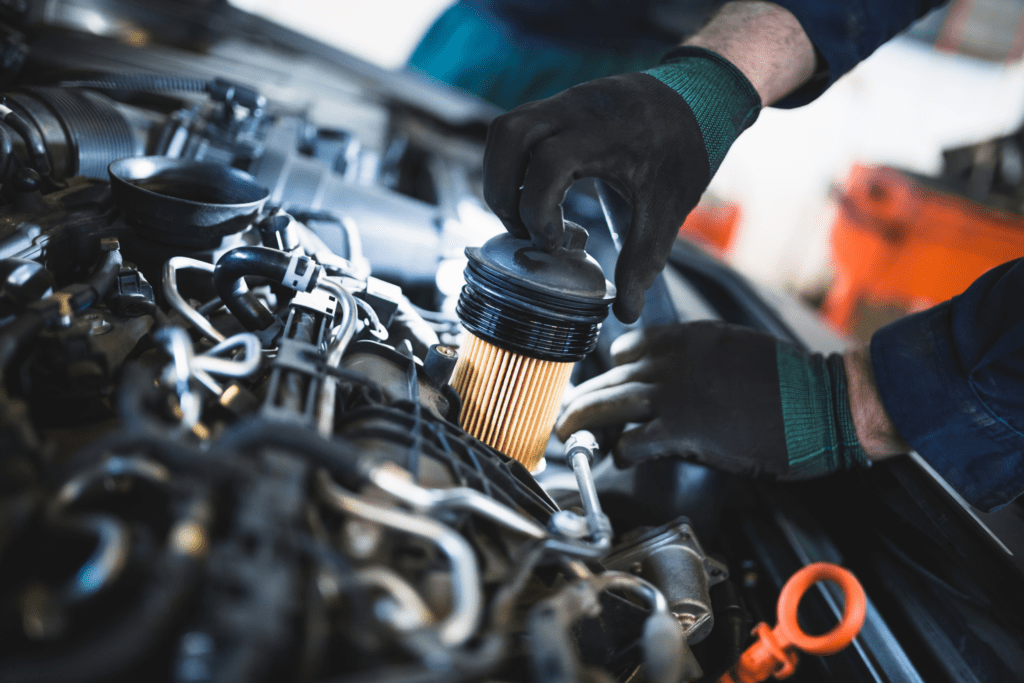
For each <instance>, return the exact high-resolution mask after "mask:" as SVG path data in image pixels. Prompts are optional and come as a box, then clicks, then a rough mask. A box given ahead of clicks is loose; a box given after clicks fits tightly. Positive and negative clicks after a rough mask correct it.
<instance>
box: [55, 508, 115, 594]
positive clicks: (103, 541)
mask: <svg viewBox="0 0 1024 683" xmlns="http://www.w3.org/2000/svg"><path fill="white" fill-rule="evenodd" d="M66 524H67V526H68V527H70V528H72V529H76V530H79V531H85V532H88V533H90V534H92V535H94V536H96V539H97V542H96V549H95V550H94V551H93V552H92V555H90V556H89V559H87V560H86V561H85V564H83V565H82V566H81V567H80V568H79V569H78V571H77V572H76V573H75V576H74V578H72V579H71V581H69V582H68V584H67V586H65V588H64V591H63V593H64V598H65V599H66V600H68V601H69V602H79V601H81V600H85V599H86V598H88V597H90V596H92V595H95V594H96V593H98V592H99V591H100V590H101V589H102V588H103V587H105V586H107V585H109V584H110V583H111V582H112V581H113V580H114V579H115V578H117V576H118V575H120V574H121V571H122V570H123V569H124V567H125V565H126V564H127V562H128V547H129V543H128V538H129V532H128V526H127V525H126V524H124V523H123V522H121V521H119V520H117V519H115V518H113V517H109V516H107V515H87V516H83V517H75V518H73V519H70V520H68V521H67V523H66Z"/></svg>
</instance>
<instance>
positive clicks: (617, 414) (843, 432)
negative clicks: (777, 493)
mask: <svg viewBox="0 0 1024 683" xmlns="http://www.w3.org/2000/svg"><path fill="white" fill-rule="evenodd" d="M612 355H613V356H614V358H615V364H616V367H615V368H613V369H611V370H609V371H608V372H606V373H604V374H603V375H600V376H598V377H595V378H593V379H591V380H588V381H587V382H584V383H582V384H580V385H579V386H578V387H576V388H575V389H573V390H572V392H571V394H570V396H569V397H568V398H569V400H568V402H567V405H566V407H565V409H564V410H563V412H562V414H561V415H560V416H559V419H558V423H557V425H556V427H555V429H556V431H557V433H558V436H559V438H561V439H563V440H564V439H566V438H568V436H569V435H570V434H572V433H573V432H575V431H577V430H579V429H591V430H592V429H595V428H598V427H608V426H613V425H621V424H624V423H627V422H643V423H644V424H642V425H641V426H639V427H635V428H633V429H630V430H627V431H626V432H625V433H623V435H622V438H621V439H619V442H618V443H617V444H616V446H615V447H614V449H613V452H614V454H615V458H616V462H617V463H618V464H620V465H622V466H625V465H633V464H637V463H639V462H642V461H644V460H647V459H649V458H658V457H666V456H681V457H685V458H691V459H693V460H696V461H698V462H701V463H704V464H707V465H712V466H715V467H719V468H721V469H724V470H727V471H729V472H734V473H736V474H746V475H768V476H770V477H774V478H778V479H806V478H809V477H815V476H820V475H824V474H828V473H830V472H835V471H837V470H841V469H847V468H849V467H852V466H853V465H857V464H865V463H866V462H867V459H866V457H865V455H864V451H863V450H862V449H861V446H860V444H859V442H858V441H857V433H856V431H855V429H854V425H853V419H852V417H851V415H850V404H849V398H848V396H847V390H846V372H845V370H844V367H843V358H842V356H840V355H838V354H836V355H832V356H829V357H827V358H826V357H823V356H822V355H820V354H808V353H806V352H804V351H801V350H799V349H797V348H795V347H793V346H790V345H789V344H785V343H782V342H779V341H777V340H776V339H775V338H774V337H772V336H770V335H767V334H764V333H762V332H758V331H756V330H751V329H749V328H746V327H739V326H735V325H727V324H725V323H720V322H696V323H688V324H675V325H665V326H662V327H654V328H646V329H641V330H634V331H632V332H629V333H627V334H624V335H623V336H622V337H620V338H619V339H617V340H616V341H615V343H614V344H613V345H612Z"/></svg>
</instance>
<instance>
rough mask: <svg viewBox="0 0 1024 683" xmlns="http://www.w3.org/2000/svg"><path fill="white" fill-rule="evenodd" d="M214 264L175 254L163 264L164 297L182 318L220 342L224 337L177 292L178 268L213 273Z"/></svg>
mask: <svg viewBox="0 0 1024 683" xmlns="http://www.w3.org/2000/svg"><path fill="white" fill-rule="evenodd" d="M213 269H214V265H213V264H212V263H206V262H205V261H197V260H196V259H194V258H188V257H187V256H175V257H173V258H171V259H169V260H168V261H167V263H165V264H164V297H166V299H167V303H169V304H170V305H171V308H173V309H174V310H176V311H177V312H178V313H180V314H181V316H182V317H183V318H185V319H186V320H188V321H189V322H190V323H192V324H193V325H194V326H195V327H196V328H197V329H199V330H200V331H201V332H202V333H203V334H205V335H206V336H207V337H209V338H210V339H213V340H215V341H218V342H222V341H224V340H225V339H226V337H225V336H224V335H223V334H221V333H220V332H218V331H217V329H216V328H215V327H214V326H213V325H212V324H211V323H210V321H209V320H207V319H206V318H204V317H203V316H202V315H201V314H200V313H199V311H197V310H196V309H194V308H192V307H191V306H190V305H189V303H188V302H187V301H185V299H184V298H183V297H182V296H181V294H179V293H178V271H179V270H202V271H204V272H207V273H210V274H213Z"/></svg>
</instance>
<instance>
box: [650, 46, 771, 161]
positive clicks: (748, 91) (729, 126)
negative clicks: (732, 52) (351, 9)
mask: <svg viewBox="0 0 1024 683" xmlns="http://www.w3.org/2000/svg"><path fill="white" fill-rule="evenodd" d="M644 73H645V74H649V75H651V76H654V77H655V78H657V79H658V80H659V81H661V82H662V83H664V84H665V85H667V86H668V87H670V88H672V89H673V90H675V91H676V92H677V93H679V94H680V95H681V96H682V98H683V99H684V100H685V101H686V104H687V105H689V107H690V109H691V110H692V111H693V115H694V117H695V118H696V119H697V125H698V126H700V132H701V135H703V136H704V146H705V147H706V148H707V151H708V164H709V166H710V167H711V175H712V176H713V175H715V171H717V170H718V167H719V166H720V165H721V163H722V159H723V158H724V157H725V153H726V152H727V151H729V148H730V147H731V146H732V143H733V142H735V141H736V138H738V137H739V135H740V133H742V132H743V131H744V130H746V129H747V128H748V127H749V126H750V125H751V124H752V123H754V121H755V120H756V119H757V115H758V113H759V112H760V111H761V96H760V95H758V94H757V90H756V89H755V88H754V86H753V85H752V84H751V83H750V81H749V80H747V77H746V76H744V75H743V72H742V71H740V70H739V69H737V68H736V67H735V66H734V65H733V64H732V62H730V61H729V60H727V59H726V58H725V57H722V56H721V55H719V54H717V53H715V52H712V51H711V50H705V49H704V48H700V47H679V48H676V49H675V50H673V51H672V52H670V53H669V54H668V55H666V57H665V59H664V60H663V62H662V64H661V66H656V67H654V68H653V69H649V70H647V71H645V72H644Z"/></svg>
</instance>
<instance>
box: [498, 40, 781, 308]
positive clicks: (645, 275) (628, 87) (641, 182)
mask: <svg viewBox="0 0 1024 683" xmlns="http://www.w3.org/2000/svg"><path fill="white" fill-rule="evenodd" d="M760 107H761V100H760V97H759V96H758V94H757V91H756V90H755V89H754V86H752V85H751V84H750V81H748V80H747V79H746V77H745V76H744V75H743V74H742V73H741V72H740V71H739V69H737V68H736V67H735V66H733V65H732V64H731V63H729V62H728V61H726V60H725V59H724V58H723V57H720V56H719V55H717V54H715V53H714V52H711V51H709V50H704V49H702V48H695V47H683V48H677V49H676V50H674V51H673V52H672V53H670V55H669V56H668V57H667V58H666V61H665V62H664V63H663V64H662V65H661V66H659V67H656V68H654V69H651V70H650V71H646V72H644V73H631V74H624V75H621V76H612V77H610V78H600V79H597V80H595V81H590V82H587V83H583V84H581V85H578V86H575V87H573V88H569V89H568V90H566V91H564V92H561V93H559V94H558V95H555V96H553V97H549V98H548V99H545V100H540V101H537V102H530V103H528V104H524V105H523V106H521V107H518V108H516V109H514V110H512V111H511V112H509V113H507V114H504V115H502V116H499V117H498V118H496V119H495V120H494V121H493V122H492V123H491V127H490V130H489V131H488V133H487V149H486V151H485V152H484V197H485V198H486V200H487V203H488V204H489V205H490V207H491V209H493V210H494V212H495V213H496V214H497V215H498V217H499V218H500V219H501V220H502V222H503V223H504V224H505V227H506V229H507V230H508V231H509V232H510V233H512V234H513V235H515V236H517V237H521V238H523V239H530V238H532V239H533V242H534V243H535V244H536V245H537V246H539V247H541V248H544V249H549V250H550V249H554V248H555V247H557V246H558V245H560V244H561V242H562V209H561V206H560V204H561V202H562V199H563V198H564V196H565V193H566V191H567V190H568V189H569V186H570V185H571V184H572V182H573V181H574V180H575V179H577V178H589V177H596V178H601V179H603V180H605V181H606V182H608V183H609V184H610V185H611V186H612V187H613V188H614V189H615V190H616V191H617V192H618V193H619V194H621V195H622V196H623V197H625V198H626V199H628V200H629V202H630V203H631V204H632V206H633V220H632V224H631V226H630V229H629V233H628V235H627V236H626V237H625V240H624V244H623V247H622V253H621V254H620V255H619V262H618V265H617V266H616V269H615V279H616V286H617V287H618V292H619V293H618V299H617V300H616V302H615V307H614V310H615V315H616V316H617V317H618V318H619V319H620V320H622V321H623V322H627V323H630V322H633V321H635V320H636V319H637V318H638V317H639V316H640V311H641V309H642V308H643V301H644V292H645V291H646V290H647V288H648V287H650V286H651V284H652V283H653V282H654V279H655V277H657V275H658V273H660V272H661V270H662V268H664V267H665V263H666V261H667V260H668V255H669V251H670V250H671V248H672V242H673V241H674V240H675V238H676V235H677V234H678V232H679V228H680V227H681V226H682V224H683V221H684V220H685V218H686V216H687V214H689V213H690V211H691V210H692V209H693V207H694V206H696V204H697V201H698V200H699V199H700V196H701V194H702V193H703V192H704V190H705V189H706V188H707V186H708V183H709V182H710V180H711V176H713V175H714V173H715V171H716V170H718V166H719V164H720V163H721V161H722V157H723V156H724V155H725V152H726V150H728V149H729V147H730V145H732V143H733V141H735V139H736V137H737V136H738V135H739V134H740V133H741V132H742V131H743V130H744V129H745V128H746V127H747V126H749V125H750V124H751V123H753V122H754V119H756V118H757V114H758V112H759V111H760Z"/></svg>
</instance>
